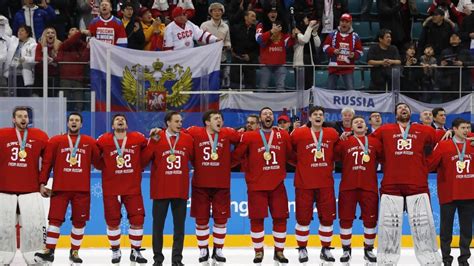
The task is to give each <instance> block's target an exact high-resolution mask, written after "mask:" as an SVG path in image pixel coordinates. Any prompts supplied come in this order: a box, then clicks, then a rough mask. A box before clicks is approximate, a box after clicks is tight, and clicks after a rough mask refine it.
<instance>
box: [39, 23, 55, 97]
mask: <svg viewBox="0 0 474 266" xmlns="http://www.w3.org/2000/svg"><path fill="white" fill-rule="evenodd" d="M60 46H61V41H60V40H59V39H58V37H57V35H56V29H55V28H53V27H47V28H45V29H44V31H43V35H42V36H41V38H40V39H39V40H38V45H37V46H36V53H35V61H36V62H38V64H36V72H35V73H36V78H35V86H36V87H42V86H43V63H42V62H43V47H47V48H48V54H47V57H48V87H49V88H54V87H57V86H58V85H59V81H58V73H59V72H58V64H57V61H56V57H57V55H58V51H59V47H60ZM58 92H59V91H55V90H54V89H53V90H52V91H51V92H50V94H49V96H53V97H54V96H57V93H58ZM33 93H36V94H37V95H40V96H41V95H42V90H36V91H34V92H33Z"/></svg>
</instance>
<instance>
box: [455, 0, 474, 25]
mask: <svg viewBox="0 0 474 266" xmlns="http://www.w3.org/2000/svg"><path fill="white" fill-rule="evenodd" d="M456 10H457V11H459V12H462V13H464V14H465V15H466V16H469V15H470V14H471V13H472V11H474V3H472V1H471V0H459V2H458V5H457V6H456ZM463 23H464V19H463Z"/></svg>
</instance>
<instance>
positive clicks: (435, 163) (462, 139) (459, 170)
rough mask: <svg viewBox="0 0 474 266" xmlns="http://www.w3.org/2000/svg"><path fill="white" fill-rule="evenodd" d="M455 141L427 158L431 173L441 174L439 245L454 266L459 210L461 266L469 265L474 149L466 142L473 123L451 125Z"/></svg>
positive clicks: (461, 121)
mask: <svg viewBox="0 0 474 266" xmlns="http://www.w3.org/2000/svg"><path fill="white" fill-rule="evenodd" d="M452 127H453V131H454V137H453V138H452V139H449V140H444V141H441V142H440V143H438V145H437V146H436V147H435V149H434V150H433V153H432V154H431V156H430V157H429V158H428V165H429V167H430V170H436V169H437V170H438V197H439V203H440V212H441V224H440V240H441V241H440V242H441V253H442V255H443V264H444V265H451V264H452V263H453V256H451V254H450V253H451V241H452V237H453V222H454V214H455V213H456V209H457V211H458V216H459V226H460V231H461V234H460V239H459V247H460V251H461V254H460V256H459V257H458V264H459V265H469V263H468V259H469V257H470V256H471V252H470V250H469V245H470V244H471V240H472V216H473V214H474V175H473V174H472V173H473V171H474V166H472V165H471V162H472V160H473V159H474V148H473V147H471V145H470V143H469V142H468V141H467V140H466V137H467V136H468V133H469V127H470V123H469V121H466V120H464V119H462V118H456V119H454V121H453V123H452Z"/></svg>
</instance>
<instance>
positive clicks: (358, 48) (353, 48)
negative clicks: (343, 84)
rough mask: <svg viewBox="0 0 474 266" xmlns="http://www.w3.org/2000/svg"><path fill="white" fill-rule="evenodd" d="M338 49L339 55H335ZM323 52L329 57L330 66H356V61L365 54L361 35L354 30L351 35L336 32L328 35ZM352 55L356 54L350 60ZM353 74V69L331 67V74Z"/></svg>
mask: <svg viewBox="0 0 474 266" xmlns="http://www.w3.org/2000/svg"><path fill="white" fill-rule="evenodd" d="M336 49H338V50H339V54H338V55H336V54H335V53H334V51H335V50H336ZM323 51H324V52H325V53H326V54H327V55H328V57H329V66H344V65H354V64H355V61H356V60H357V59H359V58H360V57H361V56H362V55H363V54H364V52H363V50H362V42H361V40H360V38H359V35H358V34H357V33H355V32H354V31H353V30H352V29H351V30H350V32H349V33H342V32H340V31H339V30H335V31H334V32H332V33H330V34H328V36H327V37H326V40H324V44H323ZM351 53H354V57H353V58H349V55H350V54H351ZM353 72H354V68H353V67H340V68H337V67H329V73H330V74H337V75H344V74H351V73H353Z"/></svg>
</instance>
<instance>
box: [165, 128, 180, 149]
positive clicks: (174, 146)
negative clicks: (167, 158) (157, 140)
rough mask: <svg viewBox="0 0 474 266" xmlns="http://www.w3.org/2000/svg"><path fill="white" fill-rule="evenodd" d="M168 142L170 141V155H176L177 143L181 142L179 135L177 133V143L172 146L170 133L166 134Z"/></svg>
mask: <svg viewBox="0 0 474 266" xmlns="http://www.w3.org/2000/svg"><path fill="white" fill-rule="evenodd" d="M166 140H167V141H168V145H169V146H170V153H171V154H174V150H175V148H176V143H178V140H179V133H176V141H175V142H174V145H171V138H170V136H169V134H168V132H166Z"/></svg>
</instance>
